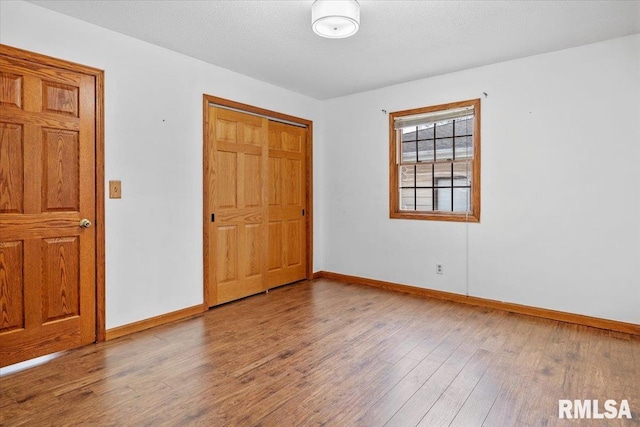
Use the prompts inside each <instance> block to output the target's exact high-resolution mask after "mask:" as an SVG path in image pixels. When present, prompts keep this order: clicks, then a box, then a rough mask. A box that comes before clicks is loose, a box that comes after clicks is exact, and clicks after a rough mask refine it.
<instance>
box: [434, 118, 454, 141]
mask: <svg viewBox="0 0 640 427" xmlns="http://www.w3.org/2000/svg"><path fill="white" fill-rule="evenodd" d="M436 136H437V137H438V138H444V137H451V136H453V121H452V120H447V121H444V122H438V123H436Z"/></svg>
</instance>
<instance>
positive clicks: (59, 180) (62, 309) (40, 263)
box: [0, 56, 96, 366]
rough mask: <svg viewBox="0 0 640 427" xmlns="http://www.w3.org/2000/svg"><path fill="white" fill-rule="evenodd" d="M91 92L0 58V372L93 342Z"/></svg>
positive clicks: (72, 79)
mask: <svg viewBox="0 0 640 427" xmlns="http://www.w3.org/2000/svg"><path fill="white" fill-rule="evenodd" d="M95 85H96V81H95V77H94V76H90V75H86V74H82V73H76V72H72V71H68V70H66V69H58V68H54V67H51V66H46V65H43V64H40V63H36V62H31V61H27V60H21V59H17V58H14V57H10V56H0V366H7V365H10V364H13V363H16V362H20V361H23V360H27V359H30V358H33V357H37V356H41V355H44V354H47V353H52V352H56V351H60V350H65V349H70V348H73V347H78V346H81V345H84V344H87V343H91V342H94V341H95V332H96V327H95V317H96V314H95V310H96V308H95V307H96V298H95V292H96V233H95V227H89V228H83V227H81V226H80V222H81V220H82V219H87V220H88V221H90V222H95V216H96V203H95V197H96V166H95V164H96V163H95V155H96V153H95V149H96V86H95ZM85 225H88V224H85Z"/></svg>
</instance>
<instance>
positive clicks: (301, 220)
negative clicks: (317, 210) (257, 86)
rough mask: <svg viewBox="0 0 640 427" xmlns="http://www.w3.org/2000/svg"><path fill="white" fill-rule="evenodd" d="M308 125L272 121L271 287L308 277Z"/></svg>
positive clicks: (270, 191) (269, 187)
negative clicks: (306, 174) (306, 173)
mask: <svg viewBox="0 0 640 427" xmlns="http://www.w3.org/2000/svg"><path fill="white" fill-rule="evenodd" d="M306 142H307V129H306V128H302V127H298V126H293V125H287V124H284V123H276V122H269V185H268V200H269V256H268V260H269V261H268V266H269V267H268V269H269V277H268V281H269V285H268V286H269V288H273V287H275V286H280V285H284V284H287V283H292V282H296V281H298V280H302V279H305V278H306V274H307V273H306V260H307V244H306V241H307V240H306V216H305V215H306V212H305V210H306V200H307V197H306V188H307V187H306V177H305V172H306V164H305V161H306V151H305V150H306Z"/></svg>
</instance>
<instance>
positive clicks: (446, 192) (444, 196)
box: [435, 188, 451, 212]
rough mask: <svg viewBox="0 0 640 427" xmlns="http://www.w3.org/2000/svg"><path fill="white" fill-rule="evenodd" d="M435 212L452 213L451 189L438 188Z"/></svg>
mask: <svg viewBox="0 0 640 427" xmlns="http://www.w3.org/2000/svg"><path fill="white" fill-rule="evenodd" d="M435 210H437V211H448V212H451V188H436V206H435Z"/></svg>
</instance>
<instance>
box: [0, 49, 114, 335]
mask: <svg viewBox="0 0 640 427" xmlns="http://www.w3.org/2000/svg"><path fill="white" fill-rule="evenodd" d="M0 56H6V57H10V58H15V59H20V60H23V61H28V62H34V63H37V64H42V65H46V66H49V67H54V68H61V69H64V70H69V71H73V72H75V73H81V74H86V75H89V76H92V77H93V78H94V79H95V90H96V93H95V107H96V123H95V171H96V174H95V177H96V182H95V184H96V189H95V190H96V199H95V203H96V206H95V208H96V217H95V221H94V223H95V225H94V226H95V228H96V271H95V273H96V283H95V287H96V301H95V304H96V319H95V321H96V322H95V325H96V331H95V334H96V342H101V341H104V340H105V338H106V324H105V317H106V316H105V310H106V306H105V304H106V303H105V213H104V193H105V191H104V71H103V70H100V69H97V68H93V67H89V66H86V65H81V64H76V63H75V62H70V61H65V60H63V59H58V58H53V57H51V56H47V55H42V54H39V53H35V52H30V51H28V50H23V49H19V48H16V47H12V46H8V45H5V44H1V43H0Z"/></svg>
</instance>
